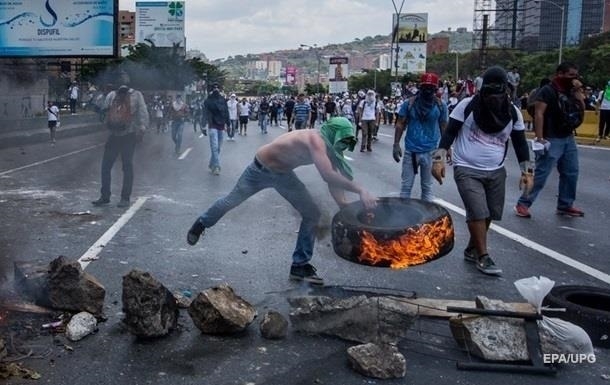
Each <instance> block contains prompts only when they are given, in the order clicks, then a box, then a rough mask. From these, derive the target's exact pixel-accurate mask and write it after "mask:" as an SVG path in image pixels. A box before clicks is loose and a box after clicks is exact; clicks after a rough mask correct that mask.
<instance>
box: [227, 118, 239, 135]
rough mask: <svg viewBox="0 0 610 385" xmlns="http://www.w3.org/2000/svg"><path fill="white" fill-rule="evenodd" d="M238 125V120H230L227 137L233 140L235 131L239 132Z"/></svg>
mask: <svg viewBox="0 0 610 385" xmlns="http://www.w3.org/2000/svg"><path fill="white" fill-rule="evenodd" d="M237 124H238V120H237V119H231V120H230V122H229V126H228V127H227V136H228V137H229V138H232V137H233V136H235V131H236V130H237Z"/></svg>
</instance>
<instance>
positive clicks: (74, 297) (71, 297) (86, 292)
mask: <svg viewBox="0 0 610 385" xmlns="http://www.w3.org/2000/svg"><path fill="white" fill-rule="evenodd" d="M105 296H106V290H105V289H104V287H103V286H102V284H100V283H99V282H98V281H97V279H95V278H94V277H93V276H92V275H91V274H89V273H85V272H84V271H83V269H82V268H81V266H80V264H79V263H78V261H73V262H70V261H68V260H67V259H66V258H65V257H63V256H60V257H58V258H57V259H55V260H53V261H52V262H51V264H50V265H49V302H50V304H51V306H52V307H53V308H55V309H61V310H68V311H73V312H81V311H86V312H89V313H91V314H93V315H95V316H101V315H102V312H103V307H104V297H105Z"/></svg>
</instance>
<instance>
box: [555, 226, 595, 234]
mask: <svg viewBox="0 0 610 385" xmlns="http://www.w3.org/2000/svg"><path fill="white" fill-rule="evenodd" d="M559 228H560V229H565V230H570V231H576V232H577V233H585V234H590V233H591V232H590V231H587V230H581V229H575V228H573V227H568V226H559Z"/></svg>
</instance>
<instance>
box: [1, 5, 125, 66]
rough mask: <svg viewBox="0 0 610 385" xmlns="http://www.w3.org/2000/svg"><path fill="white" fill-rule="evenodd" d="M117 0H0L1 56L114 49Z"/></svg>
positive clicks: (98, 53)
mask: <svg viewBox="0 0 610 385" xmlns="http://www.w3.org/2000/svg"><path fill="white" fill-rule="evenodd" d="M117 14H118V0H21V1H19V0H0V57H46V56H52V57H62V56H63V57H108V56H116V53H117V47H118V42H117V28H116V27H115V26H116V20H117Z"/></svg>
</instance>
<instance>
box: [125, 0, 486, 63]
mask: <svg viewBox="0 0 610 385" xmlns="http://www.w3.org/2000/svg"><path fill="white" fill-rule="evenodd" d="M394 2H395V3H396V7H397V8H400V3H401V2H402V0H394ZM135 4H136V0H119V8H120V9H121V10H130V11H135V9H136V6H135ZM473 12H474V0H452V1H447V0H406V1H405V2H404V6H403V8H402V12H401V13H428V31H429V33H435V32H439V31H441V30H447V29H448V28H449V27H451V28H452V29H453V30H455V29H456V28H458V27H466V28H467V29H468V30H469V31H472V20H473ZM394 13H395V11H394V5H393V4H392V0H186V1H185V15H186V22H185V29H186V33H185V34H186V40H187V41H186V49H187V50H191V49H195V50H199V51H201V52H202V53H204V54H205V55H206V57H207V58H208V59H211V60H214V59H220V58H226V57H228V56H235V55H246V54H248V53H252V54H258V53H264V52H272V51H276V50H280V49H296V48H299V45H300V44H308V45H314V44H317V45H318V46H325V45H327V44H336V43H347V42H350V41H353V40H354V39H356V38H359V39H362V38H365V37H367V36H376V35H388V34H390V31H391V28H392V14H394Z"/></svg>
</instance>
